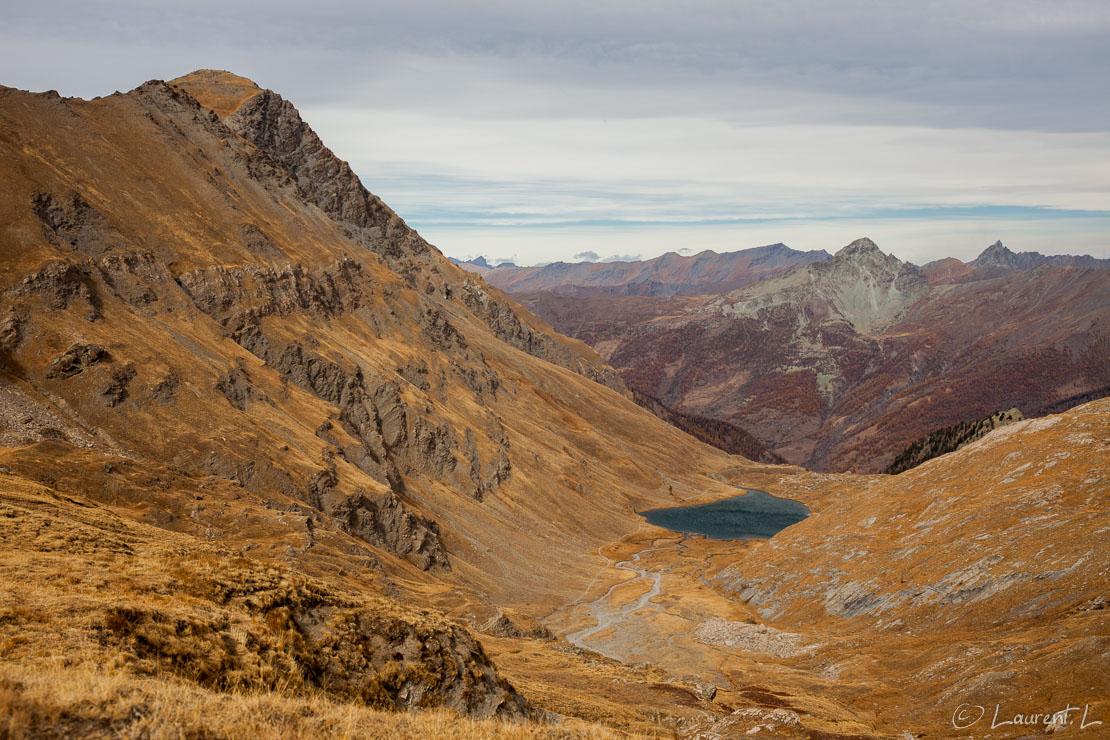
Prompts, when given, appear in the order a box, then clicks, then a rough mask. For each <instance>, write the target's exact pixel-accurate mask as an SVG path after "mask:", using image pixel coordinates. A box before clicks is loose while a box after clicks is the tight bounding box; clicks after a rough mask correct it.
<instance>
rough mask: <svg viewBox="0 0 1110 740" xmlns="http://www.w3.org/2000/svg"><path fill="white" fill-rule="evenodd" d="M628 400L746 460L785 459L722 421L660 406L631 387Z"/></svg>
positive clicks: (771, 461) (777, 462)
mask: <svg viewBox="0 0 1110 740" xmlns="http://www.w3.org/2000/svg"><path fill="white" fill-rule="evenodd" d="M632 399H633V400H634V401H636V403H637V404H639V405H640V406H642V407H644V408H645V409H647V410H648V411H650V412H651V413H653V414H655V415H656V416H658V417H659V418H660V419H662V420H663V421H665V422H667V423H668V424H670V425H672V426H674V427H677V428H678V429H681V430H682V431H684V432H686V433H687V434H689V435H690V436H692V437H695V438H697V439H700V440H701V441H702V442H705V443H706V444H710V445H713V446H714V447H716V448H717V449H720V450H724V451H725V452H727V453H729V454H730V455H743V456H744V457H746V458H748V459H749V460H754V461H756V462H762V463H768V464H771V465H783V464H785V462H786V461H785V460H783V459H782V458H781V457H779V456H778V455H776V454H774V453H773V452H768V451H767V448H766V447H764V446H763V444H762V443H761V442H760V441H759V440H758V439H756V438H755V437H753V436H752V435H750V434H748V433H747V432H745V431H744V430H743V429H741V428H740V427H738V426H735V425H733V424H729V423H728V422H726V421H721V420H720V419H707V418H706V417H704V416H695V415H694V414H684V413H682V412H681V411H675V410H674V409H671V408H667V407H666V406H664V405H663V404H662V403H661V402H660V401H659V399H657V398H652V397H651V396H649V395H647V394H645V393H641V392H640V391H638V390H635V389H633V391H632Z"/></svg>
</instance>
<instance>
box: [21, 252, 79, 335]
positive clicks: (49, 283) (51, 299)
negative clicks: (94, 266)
mask: <svg viewBox="0 0 1110 740" xmlns="http://www.w3.org/2000/svg"><path fill="white" fill-rule="evenodd" d="M7 293H8V294H9V295H11V296H26V295H39V296H42V298H43V300H44V301H45V302H46V305H47V306H48V307H49V308H53V309H56V310H64V309H67V308H69V306H70V304H71V303H73V302H74V301H81V302H82V303H84V304H86V305H87V306H88V311H87V312H86V314H85V315H86V318H88V319H89V320H90V321H95V320H97V319H99V318H100V307H101V305H100V297H99V296H98V295H97V294H96V289H95V287H94V283H93V279H92V270H91V269H90V268H88V267H86V266H82V265H78V264H76V263H74V262H71V261H69V260H55V261H52V262H49V263H47V265H46V266H45V267H43V268H42V269H40V270H37V271H35V272H34V273H32V274H30V275H28V276H27V277H25V278H23V280H22V281H20V282H19V283H18V284H17V285H15V286H13V287H12V288H10V289H9V290H8V291H7Z"/></svg>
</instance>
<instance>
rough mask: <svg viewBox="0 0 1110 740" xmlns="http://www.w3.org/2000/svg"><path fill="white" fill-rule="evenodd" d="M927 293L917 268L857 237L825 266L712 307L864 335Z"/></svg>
mask: <svg viewBox="0 0 1110 740" xmlns="http://www.w3.org/2000/svg"><path fill="white" fill-rule="evenodd" d="M927 292H928V283H927V282H926V280H925V279H924V278H923V277H922V276H921V273H920V272H919V271H918V270H917V268H916V267H914V266H913V265H911V264H909V263H908V262H902V261H901V260H899V259H898V258H897V257H894V256H893V255H888V254H884V253H883V252H882V251H881V250H880V249H879V248H878V246H876V245H875V242H873V241H871V240H870V239H867V238H864V239H858V240H856V241H854V242H852V243H851V244H849V245H848V246H846V247H844V248H843V249H841V250H840V251H839V252H837V253H836V254H835V255H833V257H832V259H830V260H828V261H827V262H818V263H815V264H812V265H807V266H806V267H805V268H802V269H796V270H793V271H791V272H790V273H789V274H787V275H784V276H782V277H780V278H778V279H776V280H772V281H765V282H761V283H757V284H756V285H753V286H751V287H749V288H747V289H741V290H739V291H735V292H733V293H730V294H728V295H727V296H724V297H723V298H722V299H720V300H719V301H718V302H717V303H716V304H715V306H716V307H717V308H718V310H719V311H720V313H721V314H722V315H724V316H728V317H735V318H752V319H759V320H761V321H764V320H769V319H770V318H771V317H775V318H778V317H779V316H781V315H783V314H784V313H785V314H793V315H796V316H798V317H799V318H798V319H796V323H797V324H798V325H799V327H800V328H801V329H803V330H804V329H805V328H806V327H805V325H806V324H807V323H808V322H809V321H810V320H811V318H810V317H812V318H813V319H814V320H817V321H821V322H828V323H832V322H842V323H844V324H847V325H848V326H849V327H851V329H852V330H853V331H854V332H855V333H857V334H860V335H863V336H874V335H875V334H877V333H879V332H880V331H881V330H882V329H884V328H886V327H887V326H889V325H890V324H892V323H893V322H894V321H896V320H897V319H898V318H899V317H901V316H902V315H903V314H904V313H905V312H906V310H907V309H908V308H909V307H910V306H911V305H913V304H914V303H916V302H917V301H918V300H919V299H920V298H921V297H922V296H924V295H925V293H927Z"/></svg>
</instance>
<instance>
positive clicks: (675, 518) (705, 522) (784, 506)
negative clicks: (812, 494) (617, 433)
mask: <svg viewBox="0 0 1110 740" xmlns="http://www.w3.org/2000/svg"><path fill="white" fill-rule="evenodd" d="M639 514H640V516H642V517H644V518H645V519H647V520H648V522H650V523H651V524H654V525H655V526H657V527H663V528H664V529H669V530H671V531H672V532H683V533H685V534H702V535H705V536H706V537H708V538H710V539H713V540H747V539H766V538H768V537H770V536H772V535H774V534H775V533H777V532H779V531H781V530H783V529H785V528H786V527H789V526H790V525H791V524H797V523H798V522H800V521H802V520H803V519H805V518H806V517H807V516H809V508H808V507H807V506H806V505H805V504H803V503H802V502H800V501H794V500H792V499H788V498H779V497H778V496H772V495H771V494H769V493H767V492H766V491H757V490H755V489H754V488H753V489H749V491H748V493H746V494H744V495H742V496H734V497H732V498H726V499H724V500H722V501H714V502H713V503H710V504H700V505H698V506H674V507H671V508H669V509H652V510H651V511H641V512H639Z"/></svg>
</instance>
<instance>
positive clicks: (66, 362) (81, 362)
mask: <svg viewBox="0 0 1110 740" xmlns="http://www.w3.org/2000/svg"><path fill="white" fill-rule="evenodd" d="M109 359H111V356H110V355H109V354H108V350H106V349H104V348H103V347H101V346H99V345H96V344H84V343H81V342H77V343H75V344H72V345H70V347H69V349H67V350H66V351H65V352H63V353H62V354H60V355H58V356H57V357H55V358H54V359H53V360H51V361H50V364H49V365H48V366H47V368H46V378H47V380H61V379H64V378H72V377H73V376H74V375H77V374H79V373H82V372H84V371H85V369H86V368H90V367H92V366H93V365H96V364H98V363H101V362H106V361H108V360H109Z"/></svg>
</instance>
